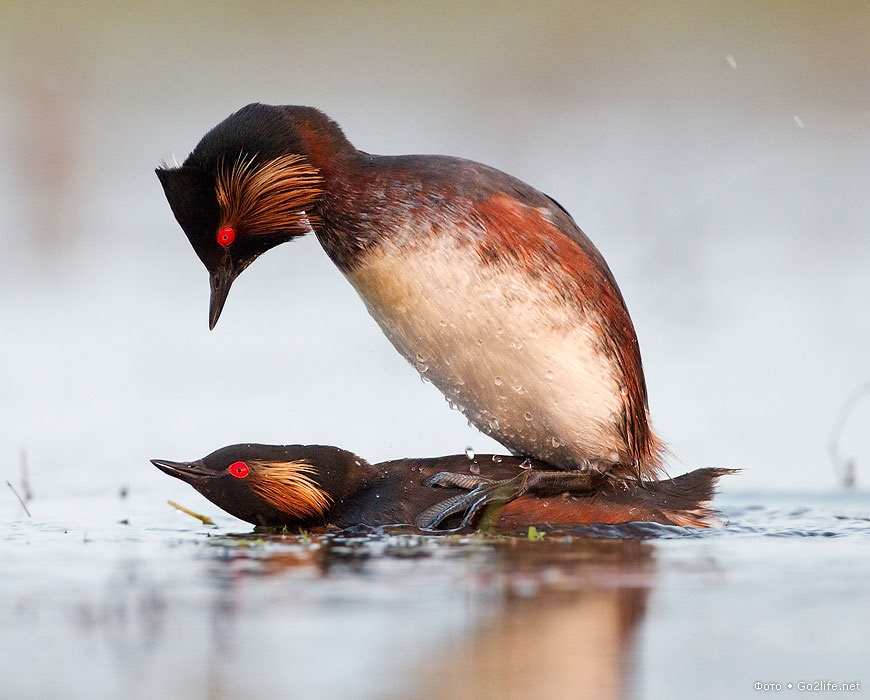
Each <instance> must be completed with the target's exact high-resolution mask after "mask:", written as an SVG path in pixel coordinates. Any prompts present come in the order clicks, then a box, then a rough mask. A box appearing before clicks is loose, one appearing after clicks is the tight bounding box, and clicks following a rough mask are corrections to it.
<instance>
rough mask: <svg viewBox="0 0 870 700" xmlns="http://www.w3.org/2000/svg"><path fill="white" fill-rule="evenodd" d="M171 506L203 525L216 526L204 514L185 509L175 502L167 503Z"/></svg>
mask: <svg viewBox="0 0 870 700" xmlns="http://www.w3.org/2000/svg"><path fill="white" fill-rule="evenodd" d="M166 502H167V503H168V504H169V505H171V506H172V507H173V508H175V509H176V510H180V511H181V512H182V513H184V514H186V515H189V516H190V517H191V518H196V519H197V520H199V522H201V523H202V524H203V525H214V520H212V519H211V518H210V517H208V516H207V515H203V514H202V513H197V512H196V511H193V510H191V509H190V508H185V507H184V506H183V505H181V504H180V503H176V502H175V501H166Z"/></svg>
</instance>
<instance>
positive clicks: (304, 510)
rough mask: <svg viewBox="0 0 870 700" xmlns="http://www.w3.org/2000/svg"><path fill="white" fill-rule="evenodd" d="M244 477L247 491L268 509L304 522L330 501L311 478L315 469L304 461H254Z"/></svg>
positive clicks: (326, 506) (328, 496)
mask: <svg viewBox="0 0 870 700" xmlns="http://www.w3.org/2000/svg"><path fill="white" fill-rule="evenodd" d="M248 464H249V465H250V466H251V467H252V470H251V473H250V475H249V476H248V479H247V480H248V482H249V483H250V485H251V489H252V490H253V491H254V492H255V493H256V494H257V495H258V496H260V498H262V499H263V500H264V501H266V502H267V503H269V504H270V505H271V506H273V507H275V508H277V509H278V510H280V511H282V512H283V513H286V514H287V515H289V516H290V517H293V518H298V519H300V520H304V519H306V518H313V517H317V516H321V515H323V514H324V513H325V512H326V511H327V510H328V509H329V506H330V505H331V504H332V498H331V497H330V495H329V494H328V493H326V491H324V490H323V489H322V488H320V486H319V485H318V484H317V482H316V481H314V479H313V478H312V475H314V474H317V470H316V469H315V468H314V467H312V466H311V465H310V464H308V463H307V462H257V461H249V462H248Z"/></svg>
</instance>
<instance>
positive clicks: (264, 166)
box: [215, 154, 323, 235]
mask: <svg viewBox="0 0 870 700" xmlns="http://www.w3.org/2000/svg"><path fill="white" fill-rule="evenodd" d="M322 185H323V178H321V177H320V173H319V171H318V170H317V168H315V167H314V166H312V165H311V164H310V163H309V162H308V161H307V160H305V158H304V157H302V156H300V155H295V154H290V155H284V156H279V157H278V158H274V159H273V160H269V161H266V162H264V163H260V164H258V165H256V166H255V165H254V156H248V157H244V156H242V155H241V154H240V155H239V157H238V158H237V159H236V162H235V163H234V164H233V165H232V166H229V167H227V166H226V165H225V164H223V163H222V164H221V165H220V166H219V167H218V174H217V180H216V183H215V190H216V194H217V201H218V206H219V207H220V211H221V223H220V226H221V227H223V226H232V227H239V228H241V229H242V230H243V231H244V232H245V233H247V234H252V235H257V234H262V233H274V232H275V231H294V232H299V233H307V232H308V231H309V229H310V228H311V227H313V226H314V224H315V223H316V221H315V220H314V217H312V216H311V214H309V213H308V209H309V208H310V207H311V206H312V205H313V204H314V202H315V201H317V198H318V197H319V196H320V195H321V193H322V192H323V188H322Z"/></svg>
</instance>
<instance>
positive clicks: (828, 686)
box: [752, 681, 864, 693]
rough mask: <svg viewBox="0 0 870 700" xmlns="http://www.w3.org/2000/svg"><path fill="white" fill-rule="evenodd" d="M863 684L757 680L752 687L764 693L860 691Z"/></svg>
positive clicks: (853, 682) (856, 682)
mask: <svg viewBox="0 0 870 700" xmlns="http://www.w3.org/2000/svg"><path fill="white" fill-rule="evenodd" d="M863 686H864V684H863V682H862V681H755V683H754V684H753V686H752V687H753V688H755V690H758V691H761V692H763V693H778V692H782V691H784V690H791V691H797V692H799V693H860V692H861V691H862V690H863V689H864V687H863Z"/></svg>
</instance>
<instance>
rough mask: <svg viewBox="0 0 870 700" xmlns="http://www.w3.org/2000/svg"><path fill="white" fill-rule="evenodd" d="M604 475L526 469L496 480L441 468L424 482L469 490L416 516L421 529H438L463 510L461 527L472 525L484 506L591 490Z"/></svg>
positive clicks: (586, 471)
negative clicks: (527, 496)
mask: <svg viewBox="0 0 870 700" xmlns="http://www.w3.org/2000/svg"><path fill="white" fill-rule="evenodd" d="M599 476H600V475H599V474H598V473H597V472H594V471H591V470H584V471H539V470H536V469H526V470H523V471H521V472H520V473H519V474H517V475H516V476H514V477H511V478H510V479H503V480H501V481H494V480H492V479H488V478H486V477H482V476H475V475H473V474H454V473H451V472H439V473H437V474H434V475H432V476H430V477H429V478H428V479H426V481H424V482H423V484H424V485H425V486H431V487H441V488H460V489H466V490H467V491H468V493H461V494H458V495H456V496H451V497H450V498H448V499H445V500H444V501H440V502H439V503H436V504H435V505H433V506H430V507H429V508H427V509H426V510H424V511H423V512H422V513H420V514H419V515H418V516H417V518H416V525H417V527H418V528H420V529H421V530H436V529H437V528H438V526H439V525H440V524H441V523H442V522H444V521H445V520H446V519H447V518H449V517H450V516H451V515H456V514H458V513H462V514H463V516H462V522H461V523H460V525H459V528H458V529H462V528H466V527H469V526H470V525H471V524H472V523H473V522H474V519H475V517H476V516H477V514H478V513H479V512H480V511H481V509H483V508H485V507H487V506H491V505H504V504H506V503H510V502H511V501H513V500H515V499H517V498H520V497H521V496H526V495H530V496H539V497H546V496H558V495H559V494H563V493H589V492H591V491H594V490H595V486H596V483H597V478H596V477H599Z"/></svg>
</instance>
